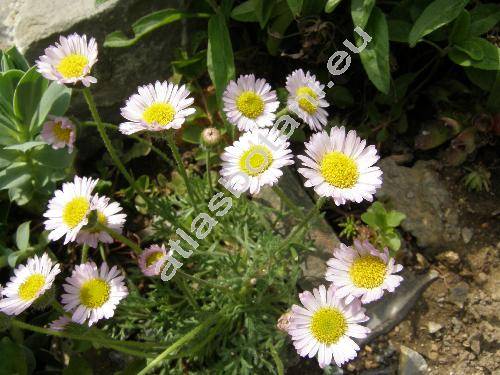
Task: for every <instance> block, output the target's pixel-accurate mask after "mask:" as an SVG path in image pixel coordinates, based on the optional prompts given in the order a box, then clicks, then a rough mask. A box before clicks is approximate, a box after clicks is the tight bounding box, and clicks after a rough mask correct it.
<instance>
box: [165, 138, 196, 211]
mask: <svg viewBox="0 0 500 375" xmlns="http://www.w3.org/2000/svg"><path fill="white" fill-rule="evenodd" d="M167 143H168V146H169V147H170V150H171V151H172V155H173V156H174V159H175V162H176V163H177V168H178V169H179V173H180V174H181V177H182V179H183V180H184V184H185V185H186V188H187V192H188V196H189V199H190V200H191V204H192V205H193V207H194V210H195V212H198V206H197V204H196V199H195V195H194V192H193V189H192V186H191V184H190V183H189V179H188V175H187V172H186V168H185V167H184V163H183V162H182V158H181V154H180V153H179V149H178V148H177V145H176V144H175V140H174V133H173V132H172V131H167Z"/></svg>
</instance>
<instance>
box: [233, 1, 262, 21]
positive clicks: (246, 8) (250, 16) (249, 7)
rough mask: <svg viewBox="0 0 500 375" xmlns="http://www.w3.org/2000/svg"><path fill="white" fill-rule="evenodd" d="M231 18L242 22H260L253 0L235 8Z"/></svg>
mask: <svg viewBox="0 0 500 375" xmlns="http://www.w3.org/2000/svg"><path fill="white" fill-rule="evenodd" d="M231 18H232V19H234V20H236V21H240V22H258V21H259V20H258V19H257V14H256V12H255V4H254V2H253V0H247V1H245V2H243V3H241V4H239V5H237V6H235V7H234V8H233V10H232V11H231Z"/></svg>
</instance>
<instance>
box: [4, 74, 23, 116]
mask: <svg viewBox="0 0 500 375" xmlns="http://www.w3.org/2000/svg"><path fill="white" fill-rule="evenodd" d="M23 75H24V72H22V71H21V70H17V69H12V70H9V71H8V72H5V73H4V74H2V75H0V105H2V106H6V108H8V111H9V113H12V114H14V111H13V110H12V105H13V101H14V92H15V91H16V87H17V85H18V83H19V81H20V80H21V78H23Z"/></svg>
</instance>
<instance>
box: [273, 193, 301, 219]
mask: <svg viewBox="0 0 500 375" xmlns="http://www.w3.org/2000/svg"><path fill="white" fill-rule="evenodd" d="M273 191H274V192H275V193H276V195H278V196H279V197H280V199H281V201H282V202H283V203H285V204H286V205H287V206H288V208H290V209H291V210H292V211H293V213H294V214H295V215H298V217H300V216H302V210H301V209H300V208H299V207H298V206H297V205H296V204H295V203H293V201H292V200H291V199H290V198H288V196H287V195H286V194H285V192H284V191H283V190H282V189H281V188H280V187H279V186H278V185H274V186H273Z"/></svg>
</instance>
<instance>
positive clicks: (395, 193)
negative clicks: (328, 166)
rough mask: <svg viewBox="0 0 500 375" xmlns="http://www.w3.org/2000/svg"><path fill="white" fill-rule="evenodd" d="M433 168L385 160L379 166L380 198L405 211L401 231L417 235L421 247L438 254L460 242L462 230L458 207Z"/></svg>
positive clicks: (420, 164)
mask: <svg viewBox="0 0 500 375" xmlns="http://www.w3.org/2000/svg"><path fill="white" fill-rule="evenodd" d="M433 165H434V163H433V162H428V161H418V162H417V163H416V164H415V166H414V167H412V168H408V167H403V166H399V165H397V164H396V163H395V162H394V161H393V160H392V159H390V158H385V159H383V160H382V161H380V163H379V166H380V168H382V170H383V171H384V183H383V185H382V188H381V189H380V190H379V191H378V192H377V197H378V198H379V199H380V200H382V201H387V202H388V204H389V206H390V207H391V208H394V209H396V210H398V211H401V212H404V213H405V214H406V220H404V221H403V222H402V224H401V226H402V228H403V229H404V230H406V231H408V232H410V233H411V234H412V235H413V236H415V238H416V239H417V244H418V245H419V246H421V247H424V248H427V249H430V250H434V251H435V250H438V249H442V248H443V247H445V246H447V245H450V244H452V243H454V242H456V241H458V240H459V238H460V229H459V226H458V210H457V207H456V206H455V203H454V201H453V200H452V198H451V196H450V193H449V192H448V190H447V189H446V187H445V185H444V184H443V180H442V178H441V177H440V176H439V175H438V173H437V172H436V171H435V170H434V168H433ZM427 249H426V250H427Z"/></svg>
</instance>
